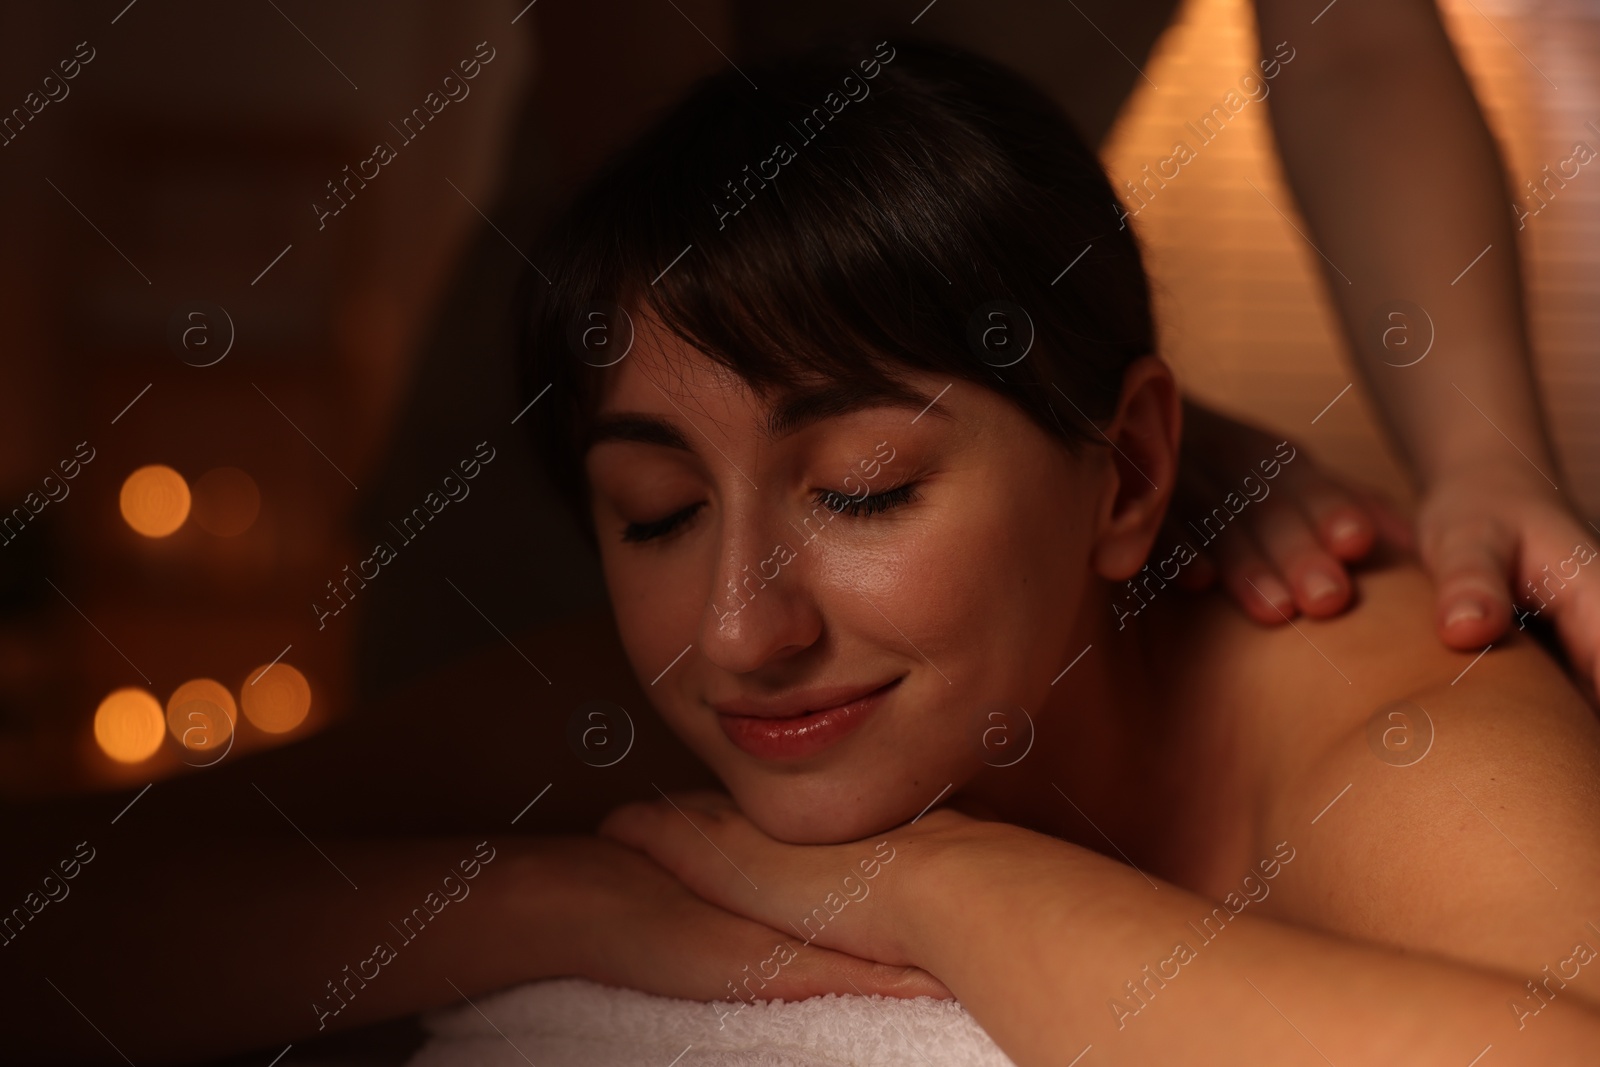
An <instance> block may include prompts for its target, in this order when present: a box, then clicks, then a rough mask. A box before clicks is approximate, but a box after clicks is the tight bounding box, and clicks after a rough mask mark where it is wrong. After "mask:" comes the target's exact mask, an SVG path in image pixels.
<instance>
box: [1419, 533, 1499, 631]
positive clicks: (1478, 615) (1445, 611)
mask: <svg viewBox="0 0 1600 1067" xmlns="http://www.w3.org/2000/svg"><path fill="white" fill-rule="evenodd" d="M1423 548H1424V551H1423V556H1422V563H1423V566H1424V567H1426V568H1427V569H1428V572H1429V573H1430V574H1432V575H1433V580H1434V585H1435V586H1436V587H1437V589H1438V598H1437V603H1438V608H1437V612H1436V615H1435V625H1436V626H1437V628H1438V631H1439V636H1440V637H1441V638H1442V639H1443V640H1444V643H1445V644H1447V645H1449V646H1450V647H1451V648H1457V649H1461V650H1462V651H1466V650H1467V649H1475V648H1479V647H1482V646H1483V645H1485V644H1487V643H1489V642H1490V641H1493V640H1495V639H1496V638H1498V637H1499V636H1500V635H1501V634H1503V633H1505V632H1506V627H1507V626H1509V625H1510V623H1511V593H1510V586H1511V561H1512V558H1513V554H1514V552H1515V549H1516V535H1515V534H1514V533H1513V532H1512V530H1511V529H1510V528H1509V527H1507V526H1505V525H1504V524H1502V523H1499V522H1496V521H1494V520H1490V519H1484V520H1476V521H1472V522H1459V523H1452V524H1450V525H1448V526H1446V527H1445V528H1444V529H1443V530H1442V531H1440V532H1439V533H1437V534H1435V535H1434V536H1432V537H1430V538H1427V539H1426V540H1425V541H1424V546H1423Z"/></svg>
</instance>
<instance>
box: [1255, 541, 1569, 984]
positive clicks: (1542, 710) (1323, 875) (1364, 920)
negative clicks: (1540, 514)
mask: <svg viewBox="0 0 1600 1067" xmlns="http://www.w3.org/2000/svg"><path fill="white" fill-rule="evenodd" d="M1360 588H1361V593H1362V603H1361V604H1360V605H1359V606H1358V607H1357V608H1356V609H1355V610H1354V611H1352V612H1350V613H1349V614H1347V615H1346V616H1343V617H1341V618H1339V619H1336V620H1329V621H1327V622H1321V623H1311V622H1299V623H1297V625H1298V627H1299V631H1298V633H1297V632H1296V631H1291V630H1288V628H1283V629H1284V630H1285V631H1287V632H1274V633H1273V635H1272V638H1271V641H1272V643H1273V644H1274V645H1276V646H1277V651H1279V652H1281V653H1282V663H1281V664H1280V665H1279V666H1278V667H1277V668H1274V669H1275V670H1287V671H1290V672H1294V671H1306V670H1310V669H1313V668H1314V667H1318V666H1320V667H1321V669H1322V670H1323V671H1325V672H1328V674H1329V675H1331V677H1324V678H1323V680H1322V682H1321V683H1315V684H1313V683H1310V682H1307V681H1305V680H1302V681H1301V683H1300V684H1299V685H1298V687H1296V686H1292V685H1291V686H1288V687H1287V688H1284V689H1281V690H1280V692H1283V693H1295V692H1299V693H1301V694H1303V695H1304V699H1302V700H1299V701H1296V700H1292V699H1291V700H1286V701H1282V702H1280V706H1279V707H1277V708H1276V709H1275V711H1271V712H1268V713H1267V714H1275V715H1276V716H1278V719H1277V720H1272V721H1270V722H1269V721H1268V720H1267V719H1261V720H1259V721H1260V722H1261V723H1262V731H1263V734H1264V735H1265V737H1266V738H1267V740H1266V742H1265V743H1264V746H1263V749H1262V753H1261V754H1262V756H1263V757H1264V758H1265V759H1266V760H1267V761H1268V762H1267V763H1266V764H1264V765H1263V766H1262V773H1261V776H1260V783H1261V792H1260V793H1259V794H1258V809H1257V810H1258V816H1257V820H1258V828H1257V833H1256V842H1257V845H1258V848H1266V847H1270V844H1271V843H1275V842H1281V841H1288V842H1290V843H1291V846H1292V847H1293V848H1294V851H1295V856H1296V858H1295V859H1294V861H1293V862H1292V863H1291V864H1288V865H1285V867H1284V869H1283V871H1282V873H1281V875H1280V876H1279V877H1278V879H1277V882H1276V884H1275V885H1274V886H1273V892H1272V894H1271V896H1270V897H1269V898H1268V899H1266V900H1264V901H1263V902H1262V908H1261V911H1260V914H1263V915H1273V916H1275V917H1277V918H1281V919H1285V920H1288V921H1292V922H1296V923H1299V924H1303V925H1307V926H1314V927H1318V928H1321V929H1326V930H1329V931H1335V932H1339V933H1342V934H1346V935H1349V936H1355V937H1359V938H1362V939H1367V940H1372V941H1378V942H1382V943H1386V944H1391V945H1397V946H1402V947H1405V948H1407V949H1411V950H1415V951H1420V952H1428V953H1432V954H1436V955H1440V956H1445V957H1449V958H1453V959H1456V960H1460V961H1462V962H1467V963H1473V964H1477V965H1479V966H1489V967H1494V968H1496V969H1499V970H1502V971H1506V972H1509V973H1511V974H1513V975H1518V976H1521V977H1525V978H1537V977H1538V976H1539V975H1540V974H1541V970H1542V969H1543V968H1544V967H1546V966H1547V965H1549V966H1552V967H1557V968H1561V967H1562V966H1563V965H1564V966H1565V968H1566V970H1567V971H1569V972H1570V971H1571V969H1572V968H1573V967H1575V966H1580V965H1579V964H1577V963H1574V962H1572V961H1574V960H1576V959H1578V958H1579V957H1583V958H1584V959H1586V960H1587V959H1592V958H1595V957H1596V955H1597V953H1600V928H1597V925H1600V722H1597V719H1596V716H1595V713H1594V710H1593V709H1592V708H1590V706H1589V705H1588V704H1587V703H1586V702H1585V700H1584V699H1583V697H1582V696H1581V695H1580V694H1579V693H1578V691H1577V690H1576V689H1575V688H1574V687H1573V686H1572V684H1571V683H1570V682H1569V681H1568V680H1567V679H1566V677H1565V676H1564V675H1563V674H1562V672H1561V670H1560V669H1559V667H1558V666H1557V665H1556V664H1555V663H1554V662H1553V661H1552V660H1551V659H1550V657H1549V656H1548V655H1546V653H1545V652H1544V651H1543V650H1542V649H1540V648H1539V647H1538V646H1537V645H1536V644H1534V643H1533V642H1531V641H1529V640H1528V639H1526V638H1525V637H1524V636H1522V635H1519V634H1516V633H1515V632H1513V634H1512V636H1510V637H1508V638H1507V639H1505V640H1504V641H1503V642H1501V643H1497V644H1496V645H1495V646H1494V647H1492V648H1491V649H1489V650H1488V651H1487V652H1485V653H1483V654H1482V655H1481V656H1478V657H1476V658H1475V656H1474V654H1471V653H1469V654H1459V653H1452V652H1450V651H1449V650H1447V649H1445V648H1444V647H1443V646H1442V645H1441V644H1440V643H1439V641H1438V640H1437V638H1435V637H1434V634H1433V629H1432V604H1433V597H1432V589H1431V586H1430V585H1429V583H1428V580H1427V578H1426V576H1425V575H1422V574H1421V573H1419V572H1417V571H1416V570H1415V569H1413V568H1409V567H1401V568H1392V569H1386V570H1382V571H1378V572H1373V573H1370V574H1366V575H1363V576H1362V578H1361V579H1360ZM1296 642H1298V643H1299V645H1300V646H1301V647H1300V648H1298V649H1293V645H1294V643H1296ZM1291 649H1293V650H1292V651H1291ZM1341 675H1342V676H1343V677H1341ZM1277 681H1278V682H1279V683H1280V684H1281V683H1282V682H1283V679H1282V678H1279V679H1277ZM1296 716H1299V717H1300V718H1301V721H1298V722H1296V721H1294V717H1296ZM1282 720H1288V721H1282ZM1591 923H1593V924H1597V925H1591ZM1593 970H1594V974H1593V976H1589V975H1585V977H1586V978H1588V979H1589V980H1588V981H1587V982H1577V981H1575V982H1574V983H1573V986H1572V993H1573V994H1574V995H1577V996H1581V997H1583V998H1584V999H1587V1000H1590V1001H1591V1002H1594V1003H1600V963H1597V964H1596V966H1595V967H1594V968H1593ZM1570 977H1571V975H1570V974H1569V978H1570ZM1539 1004H1540V1001H1539V1000H1537V999H1533V998H1531V997H1530V1000H1529V1005H1528V1008H1529V1010H1530V1011H1531V1010H1533V1009H1536V1008H1537V1007H1538V1006H1539Z"/></svg>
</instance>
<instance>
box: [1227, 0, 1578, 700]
mask: <svg viewBox="0 0 1600 1067" xmlns="http://www.w3.org/2000/svg"><path fill="white" fill-rule="evenodd" d="M1324 8H1325V2H1324V0H1257V4H1256V10H1257V18H1258V23H1259V27H1260V40H1261V43H1262V54H1263V55H1264V56H1270V55H1272V54H1273V53H1274V51H1275V50H1277V49H1278V47H1279V42H1287V44H1288V46H1289V47H1290V48H1292V49H1293V57H1294V58H1293V60H1292V61H1291V62H1290V63H1288V64H1286V65H1284V66H1283V68H1282V70H1281V71H1280V72H1279V74H1278V76H1277V77H1276V78H1275V79H1274V80H1273V81H1272V82H1271V83H1270V84H1271V86H1272V92H1271V97H1270V103H1269V110H1270V113H1271V119H1272V126H1273V131H1274V133H1275V135H1276V137H1277V142H1278V147H1279V151H1280V153H1281V156H1282V160H1283V164H1284V169H1285V172H1286V175H1287V177H1288V180H1289V184H1290V186H1291V188H1292V189H1293V192H1294V196H1295V200H1296V202H1297V203H1298V205H1299V208H1300V210H1301V212H1302V213H1303V215H1304V217H1305V223H1306V227H1307V231H1308V233H1307V236H1308V237H1309V238H1310V240H1311V241H1312V242H1314V243H1315V246H1316V250H1315V251H1313V250H1310V249H1308V250H1307V251H1308V254H1309V255H1311V256H1312V257H1313V258H1314V259H1315V262H1316V263H1317V265H1318V266H1319V268H1320V269H1321V270H1322V272H1323V276H1324V278H1325V279H1326V281H1327V283H1328V292H1329V293H1330V294H1331V296H1332V298H1333V302H1334V306H1335V308H1336V310H1337V312H1338V315H1339V318H1340V321H1341V323H1342V325H1343V327H1344V330H1345V332H1346V335H1347V337H1348V339H1349V341H1350V342H1351V347H1352V349H1353V350H1354V352H1355V353H1356V358H1357V361H1358V364H1359V366H1360V369H1361V371H1362V373H1363V375H1364V377H1365V379H1366V381H1367V383H1368V384H1369V385H1370V387H1371V390H1372V393H1373V394H1374V395H1375V396H1376V398H1377V401H1378V406H1379V409H1380V411H1381V412H1382V414H1383V417H1384V419H1385V421H1386V422H1387V424H1388V427H1389V430H1390V432H1391V434H1392V436H1393V439H1394V440H1395V441H1396V442H1397V443H1398V445H1399V447H1400V449H1401V451H1402V452H1403V454H1404V456H1405V458H1406V460H1407V461H1408V462H1409V464H1410V466H1411V469H1412V471H1413V472H1414V474H1415V476H1416V478H1417V480H1418V483H1419V487H1420V489H1421V492H1422V495H1421V501H1420V510H1419V514H1418V526H1417V547H1418V549H1419V552H1420V554H1421V556H1422V558H1423V562H1424V564H1425V565H1426V566H1427V567H1428V569H1429V570H1430V571H1431V572H1432V574H1433V576H1434V579H1435V581H1436V583H1437V587H1438V617H1437V624H1438V629H1439V632H1440V635H1441V636H1442V637H1443V638H1444V639H1445V640H1446V642H1447V643H1449V644H1451V645H1453V646H1456V647H1478V646H1480V645H1482V644H1485V643H1487V642H1488V641H1490V640H1492V639H1494V638H1496V637H1498V636H1499V635H1500V634H1502V633H1504V632H1505V630H1506V629H1507V627H1508V626H1509V625H1511V623H1512V618H1511V615H1512V600H1511V596H1512V593H1513V591H1514V590H1523V589H1524V588H1525V586H1524V582H1525V581H1527V580H1529V579H1535V578H1536V577H1542V568H1543V567H1544V566H1545V565H1546V564H1549V565H1550V566H1551V567H1552V568H1554V567H1556V566H1558V565H1559V564H1560V563H1561V562H1562V561H1564V560H1566V559H1568V558H1569V557H1570V556H1572V554H1573V549H1574V546H1575V545H1576V544H1577V543H1579V542H1583V541H1587V543H1588V544H1590V545H1593V546H1600V537H1596V536H1595V535H1594V532H1593V531H1592V530H1589V529H1588V528H1587V527H1586V526H1584V525H1583V524H1582V523H1580V522H1579V521H1577V519H1576V518H1575V517H1574V516H1573V515H1572V513H1571V512H1570V510H1568V506H1567V505H1566V504H1565V503H1564V502H1563V500H1562V497H1561V496H1560V494H1559V493H1558V491H1557V490H1556V489H1555V488H1554V486H1555V485H1559V484H1560V481H1561V476H1560V474H1559V473H1558V471H1557V469H1556V464H1555V461H1554V458H1553V452H1552V449H1551V447H1550V443H1549V439H1548V437H1547V435H1546V432H1545V428H1544V424H1543V418H1542V414H1541V411H1540V406H1539V402H1538V399H1537V396H1536V393H1535V389H1534V384H1533V379H1532V374H1531V372H1530V368H1529V345H1528V339H1527V334H1526V327H1525V322H1524V314H1523V308H1522V301H1521V290H1520V272H1519V266H1518V258H1517V239H1518V234H1517V230H1518V229H1519V228H1521V227H1524V226H1535V225H1554V224H1555V223H1554V220H1550V219H1533V218H1519V217H1518V216H1519V215H1521V211H1517V212H1514V210H1513V207H1512V204H1513V197H1512V194H1511V191H1510V189H1509V188H1508V186H1507V181H1506V178H1505V176H1504V172H1503V170H1502V163H1501V160H1500V157H1499V155H1498V153H1497V151H1496V148H1495V144H1494V140H1493V138H1492V137H1491V136H1490V133H1489V130H1488V128H1487V125H1486V124H1485V120H1484V117H1483V114H1482V112H1481V111H1480V110H1479V108H1478V106H1477V103H1476V101H1475V100H1474V98H1473V95H1472V92H1471V89H1470V87H1469V85H1468V83H1467V80H1466V77H1465V75H1464V74H1463V72H1462V69H1461V66H1460V63H1459V62H1458V60H1457V58H1456V55H1455V53H1454V51H1453V50H1452V48H1451V45H1450V42H1449V40H1448V38H1447V37H1446V35H1445V32H1444V28H1443V26H1442V25H1441V23H1440V21H1439V16H1438V13H1437V11H1436V10H1435V8H1434V6H1433V4H1432V3H1431V2H1429V0H1389V2H1385V3H1381V4H1380V3H1355V2H1345V3H1340V4H1336V5H1331V6H1326V9H1324ZM1319 12H1320V17H1318V15H1319ZM1314 17H1315V18H1316V19H1317V21H1316V22H1315V23H1314V24H1313V23H1312V21H1311V20H1312V19H1313V18H1314ZM1532 76H1533V75H1530V77H1532ZM1282 206H1283V207H1285V208H1286V207H1287V205H1282ZM1523 210H1525V209H1523ZM1319 253H1320V254H1319ZM1480 253H1481V256H1480ZM1395 301H1408V302H1409V304H1410V305H1411V307H1410V308H1409V309H1408V308H1405V307H1402V306H1399V305H1395V304H1394V303H1393V302H1395ZM1416 309H1420V311H1418V310H1416ZM1390 312H1398V314H1390ZM1430 323H1431V325H1430ZM1430 336H1431V337H1432V338H1433V340H1432V348H1431V350H1429V351H1428V354H1427V355H1426V356H1425V357H1423V358H1421V359H1420V361H1417V362H1414V363H1411V365H1409V366H1400V365H1399V364H1405V363H1409V362H1410V361H1412V360H1416V359H1417V357H1418V356H1419V355H1420V354H1421V352H1422V351H1424V350H1425V346H1426V344H1427V342H1428V339H1429V337H1430ZM1597 585H1600V582H1596V581H1594V580H1590V581H1589V582H1588V583H1587V586H1585V585H1584V584H1583V582H1582V581H1579V582H1578V583H1575V584H1573V585H1572V586H1571V587H1570V588H1566V589H1563V590H1562V596H1561V597H1560V598H1558V599H1557V600H1554V601H1552V602H1550V603H1549V605H1548V607H1547V608H1546V609H1544V611H1543V612H1542V616H1541V617H1542V618H1543V619H1544V620H1545V621H1553V622H1554V623H1555V624H1556V626H1557V629H1558V631H1559V632H1560V635H1561V637H1562V640H1563V643H1564V644H1565V646H1566V648H1567V651H1568V653H1569V654H1570V655H1571V657H1572V659H1573V661H1574V665H1575V666H1576V667H1577V668H1578V669H1579V671H1580V672H1581V673H1582V674H1583V675H1584V676H1585V677H1593V675H1594V671H1595V667H1596V649H1597V648H1600V596H1597V595H1596V594H1597V592H1600V590H1597V589H1596V588H1595V587H1596V586H1597Z"/></svg>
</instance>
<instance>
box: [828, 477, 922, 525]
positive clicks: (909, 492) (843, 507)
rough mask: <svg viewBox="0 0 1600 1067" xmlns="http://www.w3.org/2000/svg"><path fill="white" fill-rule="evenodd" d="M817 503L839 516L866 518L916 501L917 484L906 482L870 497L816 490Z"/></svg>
mask: <svg viewBox="0 0 1600 1067" xmlns="http://www.w3.org/2000/svg"><path fill="white" fill-rule="evenodd" d="M816 499H817V503H818V504H821V505H822V506H823V507H825V508H827V509H828V510H829V511H832V512H834V513H836V514H839V515H850V516H852V517H857V518H866V517H868V516H870V515H877V514H880V513H882V512H885V511H888V510H889V509H890V508H898V507H901V506H903V505H905V504H909V503H911V502H912V501H913V500H915V499H917V483H916V482H907V483H906V484H905V485H899V486H896V487H895V488H893V489H885V490H884V491H883V492H881V493H874V494H872V495H871V496H865V497H854V496H851V495H850V494H849V493H841V492H839V491H838V490H837V489H818V490H817V497H816Z"/></svg>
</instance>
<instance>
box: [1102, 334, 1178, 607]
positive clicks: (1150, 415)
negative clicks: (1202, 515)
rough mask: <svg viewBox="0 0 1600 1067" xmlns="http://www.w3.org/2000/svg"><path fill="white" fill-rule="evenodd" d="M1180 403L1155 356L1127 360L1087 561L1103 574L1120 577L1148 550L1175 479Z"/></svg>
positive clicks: (1108, 437) (1109, 433)
mask: <svg viewBox="0 0 1600 1067" xmlns="http://www.w3.org/2000/svg"><path fill="white" fill-rule="evenodd" d="M1180 409H1181V404H1180V402H1179V398H1178V389H1177V384H1176V383H1175V382H1174V381H1173V377H1172V371H1171V370H1170V369H1169V368H1168V367H1167V365H1166V364H1165V363H1164V362H1162V361H1161V360H1160V359H1159V358H1157V357H1155V356H1144V357H1141V358H1140V359H1138V360H1136V361H1135V362H1134V363H1132V364H1131V365H1129V367H1128V369H1127V371H1126V373H1124V375H1123V378H1122V394H1121V396H1120V397H1119V398H1118V402H1117V412H1116V415H1115V417H1114V418H1113V419H1112V422H1111V425H1110V426H1108V427H1106V428H1105V431H1104V432H1105V437H1106V440H1107V441H1108V442H1109V443H1110V456H1109V468H1108V477H1107V479H1106V487H1105V495H1104V497H1103V498H1102V502H1101V507H1100V508H1099V511H1098V514H1097V519H1096V526H1097V528H1096V530H1095V540H1094V550H1093V554H1092V557H1091V561H1092V563H1093V566H1094V568H1095V571H1096V573H1098V574H1099V575H1100V576H1101V577H1102V578H1105V579H1106V580H1108V581H1123V580H1125V579H1127V578H1129V577H1131V576H1132V575H1134V574H1136V573H1138V571H1139V568H1141V567H1142V566H1144V563H1145V560H1146V559H1147V558H1148V557H1149V555H1150V550H1151V548H1152V546H1153V545H1154V542H1155V538H1156V535H1157V534H1158V533H1159V532H1160V530H1161V522H1162V520H1163V519H1164V518H1165V517H1166V511H1167V505H1168V503H1169V502H1170V501H1171V499H1172V491H1173V488H1174V485H1175V484H1176V481H1177V468H1178V441H1179V434H1180V431H1181V418H1182V416H1181V414H1180Z"/></svg>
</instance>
